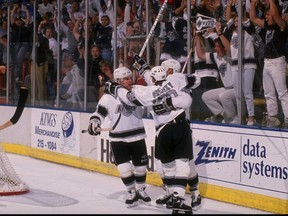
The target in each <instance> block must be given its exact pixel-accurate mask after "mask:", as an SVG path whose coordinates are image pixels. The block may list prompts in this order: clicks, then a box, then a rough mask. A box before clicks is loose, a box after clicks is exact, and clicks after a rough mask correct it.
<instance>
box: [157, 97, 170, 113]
mask: <svg viewBox="0 0 288 216" xmlns="http://www.w3.org/2000/svg"><path fill="white" fill-rule="evenodd" d="M152 108H153V111H154V112H155V113H156V114H157V115H161V114H164V113H168V112H170V111H172V110H175V107H174V106H173V104H172V98H171V97H164V98H162V100H161V101H159V102H158V103H155V104H154V105H153V106H152Z"/></svg>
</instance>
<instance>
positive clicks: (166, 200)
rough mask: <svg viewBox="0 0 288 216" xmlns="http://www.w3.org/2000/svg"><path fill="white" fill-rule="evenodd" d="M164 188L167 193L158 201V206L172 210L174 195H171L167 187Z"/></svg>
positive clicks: (163, 186)
mask: <svg viewBox="0 0 288 216" xmlns="http://www.w3.org/2000/svg"><path fill="white" fill-rule="evenodd" d="M162 188H163V190H164V191H165V192H166V194H165V195H163V196H161V197H160V198H158V199H157V200H156V205H157V207H159V208H162V207H165V206H166V208H168V209H171V208H172V195H171V194H170V192H169V188H168V187H167V185H165V184H163V185H162Z"/></svg>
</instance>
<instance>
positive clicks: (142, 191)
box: [137, 187, 151, 205]
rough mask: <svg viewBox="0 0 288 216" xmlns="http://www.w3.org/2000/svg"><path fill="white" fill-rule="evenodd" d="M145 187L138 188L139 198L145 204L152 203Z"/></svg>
mask: <svg viewBox="0 0 288 216" xmlns="http://www.w3.org/2000/svg"><path fill="white" fill-rule="evenodd" d="M145 189H146V187H142V188H140V189H138V191H137V196H138V200H139V201H140V202H142V203H144V204H145V205H151V198H150V197H149V196H148V194H147V193H146V191H145Z"/></svg>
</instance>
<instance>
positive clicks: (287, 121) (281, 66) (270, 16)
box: [250, 0, 288, 128]
mask: <svg viewBox="0 0 288 216" xmlns="http://www.w3.org/2000/svg"><path fill="white" fill-rule="evenodd" d="M256 4H257V1H256V0H251V10H250V19H251V21H252V22H253V23H254V24H255V25H257V26H259V27H261V28H263V29H264V30H265V48H264V58H265V59H264V68H263V88H264V96H265V99H266V105H267V114H268V118H267V124H266V126H267V127H279V126H280V125H281V122H280V120H279V116H278V101H277V95H278V99H279V100H280V102H281V106H282V110H283V113H284V122H283V127H286V128H287V127H288V92H287V84H286V60H285V42H286V38H287V32H288V28H287V23H286V22H285V20H283V19H282V18H281V16H280V14H279V12H278V9H277V5H276V3H275V0H269V6H268V8H267V10H266V12H265V19H260V18H258V17H257V16H256Z"/></svg>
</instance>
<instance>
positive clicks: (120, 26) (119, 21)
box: [111, 16, 126, 64]
mask: <svg viewBox="0 0 288 216" xmlns="http://www.w3.org/2000/svg"><path fill="white" fill-rule="evenodd" d="M125 27H126V25H125V23H124V17H122V16H117V18H116V34H117V42H116V45H117V50H116V52H117V60H118V64H120V63H123V62H124V47H123V41H124V37H125ZM114 41H115V39H114V32H113V34H112V40H111V46H112V47H113V46H114V43H115V42H114ZM112 50H113V48H112ZM113 51H114V50H113Z"/></svg>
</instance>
